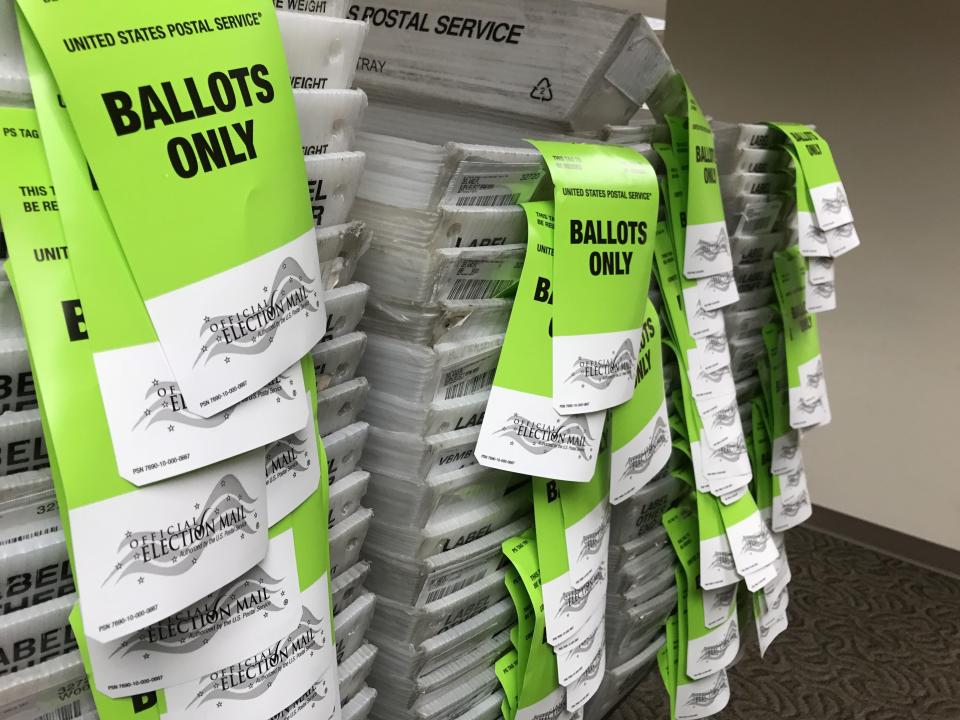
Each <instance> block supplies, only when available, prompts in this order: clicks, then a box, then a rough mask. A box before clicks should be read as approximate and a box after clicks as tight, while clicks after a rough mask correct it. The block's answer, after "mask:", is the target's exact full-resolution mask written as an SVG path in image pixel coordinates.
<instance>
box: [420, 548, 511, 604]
mask: <svg viewBox="0 0 960 720" xmlns="http://www.w3.org/2000/svg"><path fill="white" fill-rule="evenodd" d="M501 557H502V556H501V555H500V554H499V553H498V554H496V555H495V556H493V557H491V558H488V559H486V560H481V561H480V564H479V565H472V564H471V566H470V567H461V568H457V569H456V570H447V571H446V572H440V573H437V574H436V575H430V576H429V577H428V578H427V581H426V582H425V583H424V585H423V590H421V591H420V597H419V598H417V605H416V606H417V607H423V606H424V605H427V604H429V603H432V602H436V601H437V600H442V599H443V598H445V597H447V595H453V593H455V592H458V591H459V590H463V588H465V587H467V585H473V584H474V583H475V582H479V581H480V580H482V579H483V578H485V577H486V576H487V575H489V574H490V573H492V572H496V570H497V568H498V567H500V559H501Z"/></svg>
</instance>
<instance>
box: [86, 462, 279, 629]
mask: <svg viewBox="0 0 960 720" xmlns="http://www.w3.org/2000/svg"><path fill="white" fill-rule="evenodd" d="M263 457H264V455H263V449H262V448H261V449H259V450H254V451H252V452H249V453H247V454H245V455H240V456H238V457H235V458H231V459H230V460H225V461H223V462H221V463H218V464H217V465H211V466H209V467H206V468H203V469H201V470H195V471H194V472H192V473H189V474H187V475H184V476H182V477H179V478H174V479H172V480H168V481H166V482H164V483H160V484H156V485H151V486H149V487H145V488H140V489H138V490H137V491H135V492H131V493H126V494H124V495H118V496H116V497H113V498H110V499H109V500H104V501H102V502H98V503H93V504H91V505H85V506H83V507H78V508H74V509H73V510H71V511H70V530H71V533H72V536H73V554H74V562H75V567H76V573H77V588H78V590H79V589H81V588H82V592H83V603H82V604H81V605H80V609H81V613H82V616H83V625H84V629H85V631H86V633H87V635H88V636H89V637H90V638H91V639H93V640H97V641H99V642H108V641H110V640H116V639H117V638H119V637H122V636H124V635H130V634H131V633H134V632H136V631H137V630H140V629H141V628H144V627H146V626H148V625H151V624H153V623H154V622H157V621H158V620H162V619H163V618H165V617H169V616H170V615H173V614H174V613H175V612H177V611H179V610H182V609H183V608H185V607H187V606H188V605H190V604H192V603H194V602H196V601H197V600H199V599H200V598H202V597H203V596H205V595H207V594H209V593H211V592H213V591H214V590H216V589H217V588H220V587H223V586H224V585H226V584H227V583H228V582H230V581H231V580H233V579H235V578H237V577H239V576H240V575H242V574H243V573H245V572H246V571H247V570H249V569H250V568H252V567H253V566H254V565H256V564H257V563H259V562H260V561H261V560H263V558H264V556H265V555H266V552H267V522H266V520H267V497H266V496H267V493H266V484H265V478H264V474H263Z"/></svg>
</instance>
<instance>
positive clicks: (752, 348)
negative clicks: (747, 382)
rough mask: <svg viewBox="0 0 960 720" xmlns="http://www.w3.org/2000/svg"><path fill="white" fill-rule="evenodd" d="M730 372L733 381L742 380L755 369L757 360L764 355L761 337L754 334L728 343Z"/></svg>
mask: <svg viewBox="0 0 960 720" xmlns="http://www.w3.org/2000/svg"><path fill="white" fill-rule="evenodd" d="M729 344H730V371H731V372H732V373H733V378H734V380H737V381H739V380H743V379H745V378H747V377H748V376H750V375H751V374H752V373H753V372H754V371H755V370H756V368H757V360H758V359H760V358H761V357H763V356H764V355H766V352H767V349H766V347H765V346H764V344H763V337H761V336H760V335H758V334H755V335H753V336H751V337H747V338H744V339H737V340H731V341H730V343H729Z"/></svg>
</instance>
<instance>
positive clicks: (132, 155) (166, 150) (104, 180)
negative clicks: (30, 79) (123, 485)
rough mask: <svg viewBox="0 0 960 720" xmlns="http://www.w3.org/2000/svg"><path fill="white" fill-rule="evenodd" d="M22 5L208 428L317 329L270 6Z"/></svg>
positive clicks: (304, 211) (287, 97) (316, 296)
mask: <svg viewBox="0 0 960 720" xmlns="http://www.w3.org/2000/svg"><path fill="white" fill-rule="evenodd" d="M19 6H20V9H21V11H22V12H23V15H24V16H25V17H26V20H27V22H28V23H29V25H30V28H31V30H32V31H33V34H34V35H35V36H36V38H37V40H38V42H39V45H40V47H41V49H42V51H43V54H44V56H45V57H46V60H47V62H48V63H49V66H50V68H51V70H52V72H53V75H54V77H55V78H56V83H57V86H58V87H59V89H60V93H61V96H62V99H63V102H64V104H65V105H66V109H67V112H68V113H69V115H70V120H71V122H72V124H73V127H74V128H75V130H76V133H77V137H78V139H79V142H80V144H81V146H82V148H83V154H84V156H85V157H86V158H87V160H88V161H89V163H90V167H91V170H92V174H93V176H94V177H95V178H96V182H97V185H98V188H99V192H100V196H101V198H102V199H103V203H104V205H105V207H106V209H107V212H108V213H109V215H110V220H111V222H112V224H113V227H114V229H115V230H116V236H117V240H118V241H119V244H120V246H121V248H122V250H123V256H124V258H125V259H126V261H127V264H128V265H129V268H130V272H131V274H132V276H133V279H134V281H135V282H136V285H137V288H138V291H139V294H140V298H141V303H142V304H143V305H145V306H146V310H147V312H148V313H149V315H150V320H151V322H152V323H153V326H154V328H155V330H156V334H157V337H158V339H159V341H160V344H161V345H162V346H163V351H164V353H165V354H166V357H167V360H168V361H169V364H170V368H171V370H172V371H173V375H174V379H175V380H176V381H177V383H178V385H179V389H180V392H181V393H182V394H183V396H184V399H185V401H186V404H187V406H188V407H189V408H191V410H192V411H193V412H194V413H196V414H198V415H200V416H202V417H211V416H213V415H215V414H217V413H219V412H221V411H222V410H224V409H226V408H229V407H231V406H233V405H235V404H237V403H238V402H239V401H241V400H243V399H244V398H247V397H249V396H250V395H252V394H254V393H256V392H257V391H259V390H260V388H262V387H263V386H264V385H266V384H268V383H269V382H271V381H272V380H273V379H274V378H275V377H277V376H278V375H279V374H280V373H282V372H284V371H285V370H286V369H287V368H289V367H291V366H292V365H293V364H294V363H295V362H296V361H297V360H299V358H301V357H303V356H304V355H306V354H307V353H308V352H309V350H310V348H312V347H313V346H314V345H316V344H317V343H318V342H319V341H320V339H321V338H322V337H323V333H324V330H325V317H326V313H325V312H324V306H323V297H322V285H321V277H320V265H319V258H318V255H317V249H316V238H315V233H314V226H313V217H312V215H311V209H310V204H309V198H308V195H307V192H306V187H307V175H306V168H305V166H304V162H303V154H302V152H301V148H300V138H299V133H298V132H297V119H296V112H295V107H294V103H293V94H292V92H291V90H290V84H289V81H288V70H287V63H286V59H285V57H284V51H283V47H282V45H281V39H280V33H279V29H278V25H277V19H276V14H275V12H274V8H273V6H272V5H271V4H270V3H269V2H267V1H266V0H243V1H242V2H240V3H239V4H238V3H237V2H235V1H233V0H215V1H214V2H210V3H207V4H206V5H204V14H203V16H202V17H198V16H197V10H196V6H195V5H193V4H192V3H190V2H186V0H172V1H171V2H166V3H164V4H162V5H154V6H149V7H148V6H144V5H138V4H129V5H115V4H109V5H108V4H106V3H103V2H97V3H93V4H85V5H84V6H83V7H80V6H77V5H72V4H69V3H47V2H43V1H42V0H20V2H19ZM144 27H150V28H153V29H154V31H155V33H154V35H152V36H149V38H148V39H147V40H145V41H143V42H130V41H127V42H124V40H123V38H127V37H129V35H127V34H123V35H121V33H120V31H119V30H118V28H144ZM124 32H126V31H124ZM118 38H119V39H118ZM108 280H109V278H108Z"/></svg>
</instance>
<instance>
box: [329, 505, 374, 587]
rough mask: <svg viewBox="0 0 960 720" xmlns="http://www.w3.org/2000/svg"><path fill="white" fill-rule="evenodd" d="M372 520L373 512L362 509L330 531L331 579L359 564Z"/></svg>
mask: <svg viewBox="0 0 960 720" xmlns="http://www.w3.org/2000/svg"><path fill="white" fill-rule="evenodd" d="M372 519H373V512H372V511H371V510H368V509H367V508H363V507H361V508H360V509H359V510H357V511H356V512H355V513H354V514H353V515H351V516H350V517H348V518H346V519H344V520H343V521H342V522H339V523H337V526H336V527H335V528H333V529H332V530H331V531H330V534H329V539H330V577H331V578H336V577H337V576H338V575H339V574H340V573H341V572H343V571H344V570H346V569H347V568H349V567H350V566H351V565H353V564H354V563H356V562H357V560H358V559H359V557H360V548H361V547H363V540H364V538H366V536H367V530H368V529H369V528H370V521H371V520H372Z"/></svg>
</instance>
